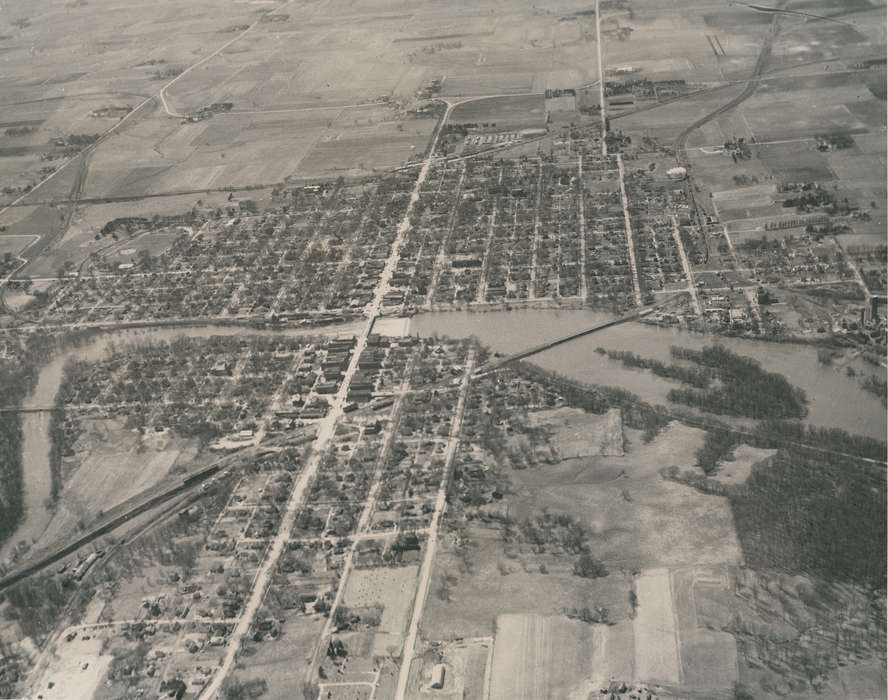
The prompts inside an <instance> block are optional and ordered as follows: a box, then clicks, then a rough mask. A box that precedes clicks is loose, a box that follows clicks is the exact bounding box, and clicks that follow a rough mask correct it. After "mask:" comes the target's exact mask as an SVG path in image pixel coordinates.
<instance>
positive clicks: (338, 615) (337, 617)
mask: <svg viewBox="0 0 888 700" xmlns="http://www.w3.org/2000/svg"><path fill="white" fill-rule="evenodd" d="M351 618H352V614H351V609H350V608H348V607H346V606H345V605H340V606H339V607H338V608H336V612H334V613H333V624H334V625H335V626H336V629H340V630H344V629H348V627H349V625H351Z"/></svg>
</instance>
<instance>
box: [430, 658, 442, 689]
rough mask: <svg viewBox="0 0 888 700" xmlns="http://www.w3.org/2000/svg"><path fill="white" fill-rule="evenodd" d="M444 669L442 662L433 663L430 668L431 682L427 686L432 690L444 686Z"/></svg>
mask: <svg viewBox="0 0 888 700" xmlns="http://www.w3.org/2000/svg"><path fill="white" fill-rule="evenodd" d="M445 673H446V670H445V666H444V664H435V667H434V668H433V669H432V682H431V683H430V684H429V687H430V688H432V689H433V690H442V689H443V688H444V676H445Z"/></svg>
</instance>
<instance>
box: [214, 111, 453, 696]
mask: <svg viewBox="0 0 888 700" xmlns="http://www.w3.org/2000/svg"><path fill="white" fill-rule="evenodd" d="M452 109H453V105H448V106H447V110H446V111H445V113H444V116H443V117H442V118H441V121H440V122H439V123H438V126H437V128H436V130H435V133H434V136H433V137H432V141H431V144H430V146H429V151H428V154H427V155H426V158H425V161H424V162H423V165H422V168H421V169H420V171H419V175H418V177H417V178H416V183H415V184H414V186H413V192H412V194H411V196H410V202H409V204H408V205H407V208H406V210H405V212H404V215H403V217H402V219H401V222H400V224H399V225H398V228H397V235H396V236H395V240H394V242H393V243H392V247H391V250H390V252H389V257H388V259H387V260H386V264H385V267H384V268H383V271H382V274H381V275H380V277H379V281H378V282H377V284H376V288H375V290H374V295H373V300H372V301H371V302H370V304H368V305H367V308H366V310H365V312H366V316H367V320H366V322H365V324H364V328H363V330H362V331H361V333H360V334H359V335H358V336H357V342H356V344H355V347H354V349H353V351H352V355H351V359H350V360H349V364H348V369H347V370H346V372H345V376H344V377H343V380H342V384H341V385H340V387H339V391H338V392H337V394H336V395H335V397H334V399H333V402H332V404H331V408H330V412H329V413H328V414H327V416H326V417H325V418H324V419H323V420H322V421H321V422H320V423H319V424H318V426H319V427H318V434H317V437H316V438H315V443H314V446H313V450H312V455H311V457H310V458H309V460H308V462H307V463H306V465H305V468H304V469H303V470H302V472H301V474H300V475H299V479H298V481H297V482H296V484H295V486H294V488H293V491H292V492H291V493H290V498H289V499H288V501H287V506H286V510H285V512H284V516H283V518H282V519H281V525H280V527H279V528H278V531H277V533H276V534H275V537H274V539H273V540H272V543H271V546H270V547H269V550H268V553H267V555H266V556H265V558H264V559H263V560H262V563H261V565H260V566H259V569H258V571H257V573H256V577H255V579H254V582H253V586H252V589H251V591H250V596H249V598H248V600H247V603H246V604H245V606H244V611H243V613H242V614H241V617H240V619H239V621H238V623H237V625H236V626H235V628H234V631H233V632H232V634H231V637H230V638H229V640H228V646H227V647H226V650H225V656H224V657H223V659H222V661H221V663H220V665H219V668H218V669H217V671H216V673H215V674H214V675H213V678H212V680H211V681H210V682H209V683H208V684H207V685H206V686H204V688H203V690H202V691H201V693H200V694H199V695H198V697H199V698H213V697H218V696H219V693H220V691H221V689H222V684H223V683H224V682H225V678H226V677H227V676H228V674H229V673H230V672H231V670H232V668H233V667H234V664H235V661H236V660H237V654H238V652H239V651H240V647H241V643H242V641H243V640H244V639H245V637H246V635H247V633H248V632H249V631H250V627H251V626H252V624H253V620H254V618H255V617H256V613H257V612H258V610H259V608H260V607H261V606H262V601H263V600H264V599H265V594H266V592H267V591H268V586H269V584H270V583H271V579H272V576H273V574H274V571H275V569H276V567H277V563H278V560H279V559H280V557H281V554H282V553H283V552H284V551H285V549H286V547H287V543H288V541H289V539H290V535H291V533H292V531H293V524H294V522H295V520H296V515H297V514H298V512H299V509H300V507H301V505H302V503H303V501H304V499H305V495H306V493H307V491H308V487H309V485H310V484H311V482H312V480H313V479H314V477H315V475H316V474H317V472H318V467H319V466H320V463H321V458H322V456H323V454H324V452H325V450H326V448H327V447H328V445H329V444H330V441H331V440H332V438H333V435H334V434H335V432H336V425H337V423H338V422H339V419H340V418H341V417H342V415H343V414H344V407H345V404H346V397H347V395H348V389H349V386H350V385H351V382H352V379H353V378H354V375H355V373H356V372H357V371H358V360H359V358H360V357H361V354H362V353H363V352H364V349H365V348H366V347H367V337H368V336H369V335H370V333H371V331H372V330H373V324H374V323H375V322H376V319H377V318H379V317H380V315H381V313H382V308H383V301H384V299H385V295H386V294H388V292H389V288H390V284H391V278H392V275H393V274H394V271H395V269H396V268H397V266H398V261H399V260H400V259H401V245H402V244H403V242H404V239H405V238H406V235H407V233H408V232H409V231H410V229H411V225H412V224H411V219H412V216H413V209H414V207H415V206H416V202H418V201H419V195H420V192H421V191H422V185H423V183H424V182H425V180H426V177H428V174H429V169H430V167H431V164H432V161H433V160H434V154H435V149H436V147H437V144H438V139H439V138H440V136H441V132H442V131H443V129H444V125H445V124H446V123H447V118H448V117H449V116H450V112H451V111H452Z"/></svg>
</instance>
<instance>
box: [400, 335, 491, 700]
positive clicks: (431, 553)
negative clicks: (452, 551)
mask: <svg viewBox="0 0 888 700" xmlns="http://www.w3.org/2000/svg"><path fill="white" fill-rule="evenodd" d="M474 368H475V351H474V350H471V351H470V352H469V357H468V359H467V360H466V367H465V371H464V372H463V376H462V384H461V386H460V391H459V400H458V401H457V404H456V412H455V413H454V415H453V422H452V423H451V425H450V436H449V438H448V440H447V448H446V450H445V452H444V474H443V475H442V477H441V485H440V486H439V487H438V497H437V499H436V500H435V512H434V513H433V514H432V520H431V522H430V524H429V536H428V539H427V540H426V546H425V555H424V556H423V560H422V568H421V569H420V572H419V584H418V585H417V587H416V598H414V601H413V614H412V615H411V618H410V627H409V628H408V631H407V639H406V640H405V641H404V651H403V652H402V654H401V668H400V671H399V673H398V686H397V689H396V691H395V700H404V698H405V695H406V693H407V681H408V680H409V679H410V666H411V665H412V663H413V657H414V654H415V647H416V638H417V635H418V633H419V626H420V623H421V622H422V613H423V610H424V609H425V602H426V598H427V597H428V594H429V583H430V582H431V579H432V569H433V568H434V563H435V550H436V549H437V548H438V526H439V524H440V521H441V516H442V515H443V513H444V508H445V507H446V505H447V486H448V484H449V482H450V472H451V469H452V468H453V458H454V457H455V456H456V448H457V447H458V446H459V433H460V430H461V428H462V419H463V413H464V412H465V406H466V396H467V395H468V393H469V385H470V383H471V377H472V373H473V371H474Z"/></svg>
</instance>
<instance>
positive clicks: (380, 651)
mask: <svg viewBox="0 0 888 700" xmlns="http://www.w3.org/2000/svg"><path fill="white" fill-rule="evenodd" d="M417 572H418V569H417V567H415V566H401V567H398V568H395V569H388V568H386V569H355V571H353V572H352V574H351V576H349V579H348V587H347V588H346V591H345V601H344V602H345V605H347V606H349V607H352V608H369V607H375V606H380V607H382V617H381V619H380V623H379V627H378V628H377V630H376V632H375V634H374V636H373V654H374V655H375V656H384V655H385V654H387V653H389V651H390V650H391V649H397V650H400V648H401V645H402V644H403V635H404V631H405V630H406V628H407V621H408V616H409V614H410V610H411V609H412V608H411V606H412V604H413V596H414V589H415V586H416V575H417Z"/></svg>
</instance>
